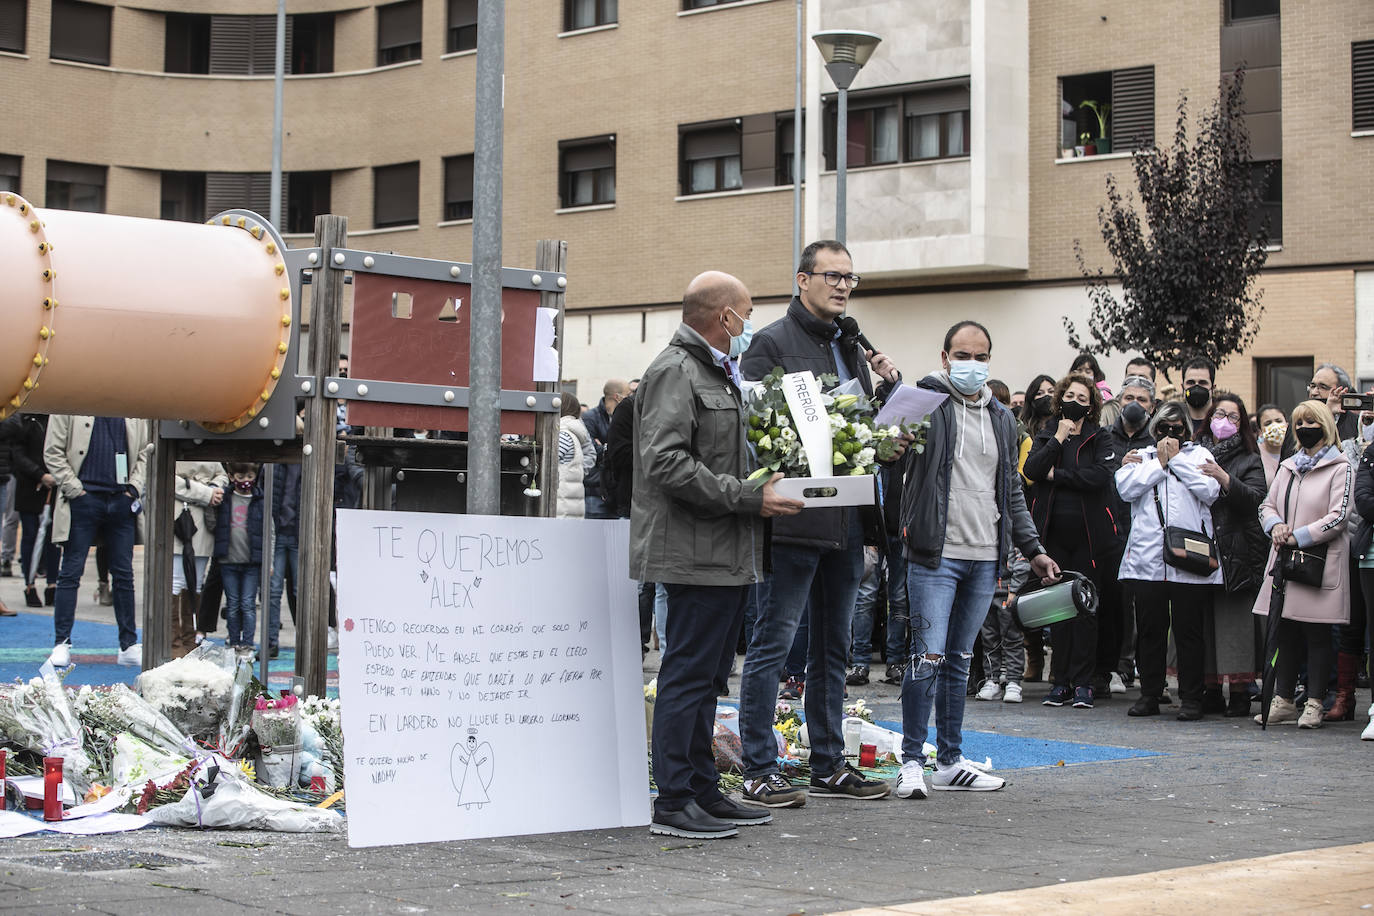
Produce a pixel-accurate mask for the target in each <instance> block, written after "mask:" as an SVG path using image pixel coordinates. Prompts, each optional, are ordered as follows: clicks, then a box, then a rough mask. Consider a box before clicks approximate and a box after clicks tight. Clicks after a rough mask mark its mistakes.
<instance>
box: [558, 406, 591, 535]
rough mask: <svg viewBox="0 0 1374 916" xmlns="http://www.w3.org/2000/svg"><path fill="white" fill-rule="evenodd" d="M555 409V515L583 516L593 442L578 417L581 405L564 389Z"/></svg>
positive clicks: (585, 510) (565, 516)
mask: <svg viewBox="0 0 1374 916" xmlns="http://www.w3.org/2000/svg"><path fill="white" fill-rule="evenodd" d="M560 397H561V398H562V399H563V404H562V406H561V407H560V408H559V410H558V504H557V508H556V510H555V513H554V514H555V515H556V516H557V517H558V518H585V517H586V514H587V506H586V502H585V497H586V486H585V484H584V483H583V481H584V479H585V478H586V476H587V471H589V470H591V469H592V467H593V466H595V464H596V446H595V445H593V444H592V437H591V434H590V433H588V432H587V427H586V426H585V425H583V423H582V420H581V414H582V405H581V404H580V403H578V400H577V398H576V397H575V396H574V395H572V394H569V393H568V392H566V391H565V392H563V394H562V395H560Z"/></svg>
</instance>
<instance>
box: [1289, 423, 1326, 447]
mask: <svg viewBox="0 0 1374 916" xmlns="http://www.w3.org/2000/svg"><path fill="white" fill-rule="evenodd" d="M1293 435H1294V436H1296V437H1297V438H1298V441H1299V442H1301V443H1302V447H1303V448H1311V447H1312V446H1314V445H1316V444H1317V443H1318V442H1320V441H1322V436H1324V435H1325V433H1323V432H1322V428H1321V427H1320V426H1299V427H1297V428H1296V429H1294V430H1293Z"/></svg>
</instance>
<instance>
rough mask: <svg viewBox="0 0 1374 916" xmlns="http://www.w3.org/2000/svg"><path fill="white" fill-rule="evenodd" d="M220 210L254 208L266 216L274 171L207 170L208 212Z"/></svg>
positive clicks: (285, 197) (283, 183) (284, 183)
mask: <svg viewBox="0 0 1374 916" xmlns="http://www.w3.org/2000/svg"><path fill="white" fill-rule="evenodd" d="M286 191H287V188H286V173H285V172H283V173H282V195H281V199H282V202H283V205H284V204H285V202H286V200H287V199H288V198H287V193H286ZM221 210H252V211H253V212H254V213H256V214H258V215H259V216H261V217H262V218H263V219H269V218H270V217H271V211H272V173H271V172H206V173H205V212H206V213H207V214H210V215H213V214H216V213H219V212H220V211H221Z"/></svg>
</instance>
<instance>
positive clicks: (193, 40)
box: [162, 13, 210, 219]
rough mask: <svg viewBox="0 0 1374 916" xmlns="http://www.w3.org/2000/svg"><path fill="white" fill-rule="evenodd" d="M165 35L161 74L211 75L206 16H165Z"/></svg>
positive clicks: (208, 21) (208, 23)
mask: <svg viewBox="0 0 1374 916" xmlns="http://www.w3.org/2000/svg"><path fill="white" fill-rule="evenodd" d="M165 33H166V37H165V39H164V41H163V46H162V70H163V72H164V73H209V72H210V17H209V16H204V15H201V14H199V13H168V14H167V22H166V30H165ZM168 218H169V217H166V216H164V217H163V219H168Z"/></svg>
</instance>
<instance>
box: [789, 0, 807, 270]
mask: <svg viewBox="0 0 1374 916" xmlns="http://www.w3.org/2000/svg"><path fill="white" fill-rule="evenodd" d="M804 5H805V0H797V80H796V81H797V86H796V90H797V94H796V98H795V100H794V102H793V104H792V270H793V271H796V269H797V265H799V264H800V263H801V252H802V240H801V239H802V225H801V221H802V62H803V60H804V55H805V53H806V30H805V28H804V25H805V23H804V21H803V20H804V19H805V17H804V16H803V15H802V7H803V6H804ZM798 292H799V290H798V288H797V275H796V273H793V274H792V295H794V296H795V295H797V294H798Z"/></svg>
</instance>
